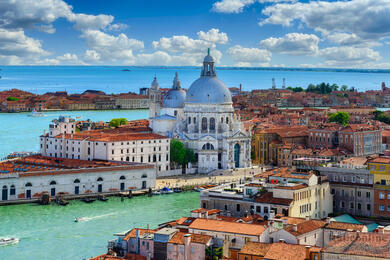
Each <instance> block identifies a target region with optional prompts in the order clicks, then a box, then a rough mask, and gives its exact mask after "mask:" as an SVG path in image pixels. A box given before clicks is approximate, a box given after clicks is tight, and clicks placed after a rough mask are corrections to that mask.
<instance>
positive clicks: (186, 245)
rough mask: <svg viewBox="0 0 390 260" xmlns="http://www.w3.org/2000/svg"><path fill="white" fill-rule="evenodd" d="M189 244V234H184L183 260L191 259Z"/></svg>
mask: <svg viewBox="0 0 390 260" xmlns="http://www.w3.org/2000/svg"><path fill="white" fill-rule="evenodd" d="M190 244H191V234H185V235H184V260H189V259H191V250H190Z"/></svg>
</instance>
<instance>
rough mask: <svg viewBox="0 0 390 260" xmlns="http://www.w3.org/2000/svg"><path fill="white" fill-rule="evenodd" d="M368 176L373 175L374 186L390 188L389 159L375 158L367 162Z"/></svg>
mask: <svg viewBox="0 0 390 260" xmlns="http://www.w3.org/2000/svg"><path fill="white" fill-rule="evenodd" d="M368 169H369V171H370V174H373V175H374V184H379V185H383V186H386V185H388V186H390V157H377V158H374V159H372V160H370V161H369V162H368Z"/></svg>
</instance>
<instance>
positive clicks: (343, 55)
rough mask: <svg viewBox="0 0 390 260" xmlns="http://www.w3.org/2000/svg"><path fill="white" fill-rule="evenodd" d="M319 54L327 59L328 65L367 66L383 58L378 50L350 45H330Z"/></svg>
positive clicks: (326, 63)
mask: <svg viewBox="0 0 390 260" xmlns="http://www.w3.org/2000/svg"><path fill="white" fill-rule="evenodd" d="M319 54H320V55H321V56H322V57H323V58H324V59H325V60H326V61H325V65H326V66H328V67H366V68H369V67H370V66H369V65H368V64H372V63H374V62H377V61H379V60H380V59H381V56H380V54H379V53H378V52H376V51H374V50H372V49H370V48H356V47H350V46H342V47H329V48H325V49H322V50H320V52H319Z"/></svg>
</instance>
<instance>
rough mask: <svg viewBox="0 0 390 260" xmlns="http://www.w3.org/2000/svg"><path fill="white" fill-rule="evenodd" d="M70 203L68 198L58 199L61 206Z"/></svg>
mask: <svg viewBox="0 0 390 260" xmlns="http://www.w3.org/2000/svg"><path fill="white" fill-rule="evenodd" d="M68 204H69V201H67V200H64V199H60V200H58V205H60V206H66V205H68Z"/></svg>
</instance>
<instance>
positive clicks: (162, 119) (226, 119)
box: [150, 54, 251, 173]
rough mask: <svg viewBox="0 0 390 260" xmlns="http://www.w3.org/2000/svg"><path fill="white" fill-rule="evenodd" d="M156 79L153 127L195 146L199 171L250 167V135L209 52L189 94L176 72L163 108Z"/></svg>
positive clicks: (151, 109) (152, 93)
mask: <svg viewBox="0 0 390 260" xmlns="http://www.w3.org/2000/svg"><path fill="white" fill-rule="evenodd" d="M156 82H157V81H156V79H155V80H154V81H153V83H152V88H151V94H150V98H151V100H150V105H151V107H150V111H151V112H150V115H151V119H150V121H151V127H152V129H153V131H154V132H156V133H161V134H165V135H168V136H172V137H173V138H176V139H179V140H181V141H182V142H184V143H185V145H186V146H187V147H188V148H191V149H193V150H194V152H195V155H196V156H197V160H198V162H197V166H198V172H199V173H208V172H211V171H213V170H216V169H232V168H242V167H250V166H251V152H250V151H251V143H250V142H251V135H250V133H248V132H246V131H245V129H244V127H243V125H242V123H241V122H240V120H239V119H238V118H237V117H236V116H235V114H234V109H233V106H232V97H231V93H230V91H229V89H228V88H227V87H226V85H225V84H224V83H223V82H222V81H221V80H219V79H218V77H217V74H216V70H215V66H214V59H213V58H212V57H211V56H210V54H208V55H207V56H206V57H205V59H204V62H203V69H202V72H201V76H200V78H199V79H197V80H196V81H194V82H193V83H192V85H191V86H190V88H189V89H188V92H187V93H185V92H184V91H183V90H182V89H181V86H180V81H179V80H178V76H177V74H176V77H175V80H174V84H173V88H172V89H171V90H170V91H169V92H168V93H167V95H166V96H164V97H163V101H162V104H163V106H162V108H160V102H156V96H157V97H158V96H159V95H160V94H157V93H161V92H159V90H158V83H156ZM160 110H161V111H160ZM159 111H160V112H161V114H160V113H159ZM162 113H164V114H162Z"/></svg>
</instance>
